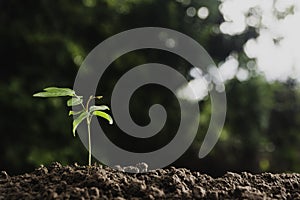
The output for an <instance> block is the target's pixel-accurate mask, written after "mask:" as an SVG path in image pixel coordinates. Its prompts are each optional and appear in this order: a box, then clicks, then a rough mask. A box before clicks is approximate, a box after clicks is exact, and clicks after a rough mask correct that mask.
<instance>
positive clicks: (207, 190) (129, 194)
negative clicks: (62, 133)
mask: <svg viewBox="0 0 300 200" xmlns="http://www.w3.org/2000/svg"><path fill="white" fill-rule="evenodd" d="M2 199H118V200H122V199H300V174H270V173H264V174H259V175H252V174H250V173H241V174H235V173H230V172H229V173H227V174H225V175H224V176H222V177H220V178H215V179H214V178H212V177H210V176H208V175H205V174H200V173H199V172H190V171H189V170H187V169H176V168H172V167H171V168H169V169H164V170H162V169H161V170H156V171H152V172H148V173H144V174H130V173H124V172H120V171H116V170H114V169H110V168H106V167H101V166H100V167H99V166H92V167H90V168H89V169H88V168H87V167H85V166H78V165H73V166H66V167H62V166H61V165H60V164H58V163H53V164H52V165H50V166H49V167H48V168H46V167H40V168H39V169H37V170H35V171H34V172H32V173H30V174H24V175H19V176H14V177H10V176H9V175H7V173H6V172H1V173H0V200H2Z"/></svg>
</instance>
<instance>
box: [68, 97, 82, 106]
mask: <svg viewBox="0 0 300 200" xmlns="http://www.w3.org/2000/svg"><path fill="white" fill-rule="evenodd" d="M81 103H82V96H79V97H75V98H71V99H69V100H68V101H67V106H77V105H79V104H81Z"/></svg>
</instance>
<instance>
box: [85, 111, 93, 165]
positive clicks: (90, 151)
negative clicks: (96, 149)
mask: <svg viewBox="0 0 300 200" xmlns="http://www.w3.org/2000/svg"><path fill="white" fill-rule="evenodd" d="M86 123H87V126H88V143H89V166H91V163H92V147H91V121H90V120H89V117H87V118H86Z"/></svg>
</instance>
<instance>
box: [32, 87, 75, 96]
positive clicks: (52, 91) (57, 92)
mask: <svg viewBox="0 0 300 200" xmlns="http://www.w3.org/2000/svg"><path fill="white" fill-rule="evenodd" d="M44 91H45V92H39V93H36V94H34V95H33V96H34V97H63V96H71V97H72V96H74V95H75V91H74V90H72V89H69V88H58V87H48V88H45V89H44Z"/></svg>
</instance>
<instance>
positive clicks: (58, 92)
mask: <svg viewBox="0 0 300 200" xmlns="http://www.w3.org/2000/svg"><path fill="white" fill-rule="evenodd" d="M33 96H34V97H71V98H70V99H69V100H68V101H67V106H69V107H71V106H81V110H79V111H73V110H70V112H69V116H70V115H74V116H78V117H76V118H75V119H74V120H73V135H74V137H75V132H76V129H77V127H78V125H79V124H80V123H81V122H82V121H83V120H86V123H87V129H88V148H89V149H88V151H89V166H90V165H91V161H92V148H91V121H92V117H93V116H99V117H102V118H104V119H106V120H108V122H109V124H112V123H113V120H112V118H111V116H110V115H109V114H107V113H105V112H104V110H109V107H107V106H105V105H100V106H96V105H94V106H90V102H91V100H93V99H101V98H102V96H93V95H91V96H90V97H89V98H88V100H87V102H86V104H84V103H83V96H78V95H77V94H76V93H75V91H74V90H72V89H69V88H58V87H48V88H45V89H44V91H43V92H39V93H36V94H34V95H33Z"/></svg>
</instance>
